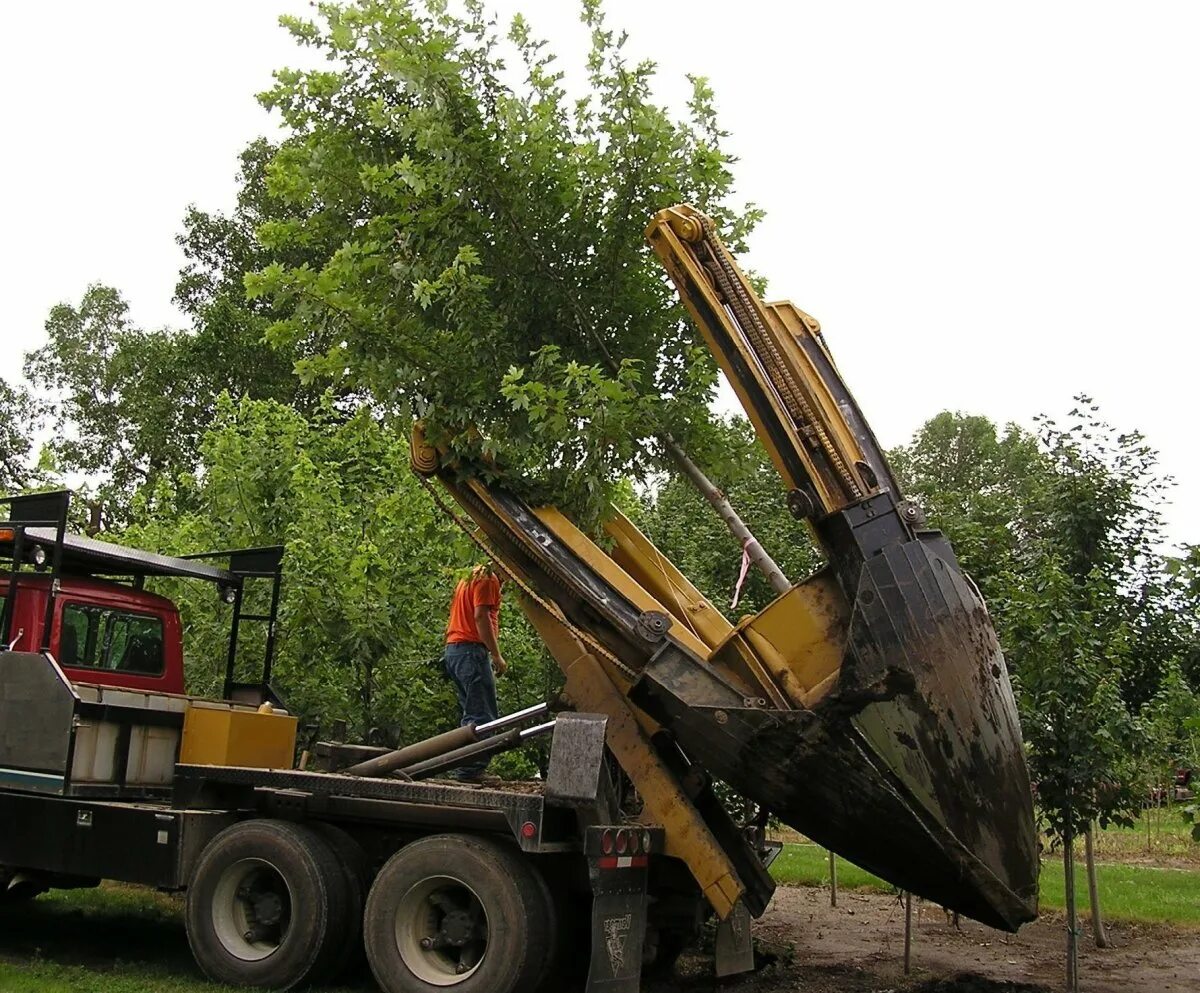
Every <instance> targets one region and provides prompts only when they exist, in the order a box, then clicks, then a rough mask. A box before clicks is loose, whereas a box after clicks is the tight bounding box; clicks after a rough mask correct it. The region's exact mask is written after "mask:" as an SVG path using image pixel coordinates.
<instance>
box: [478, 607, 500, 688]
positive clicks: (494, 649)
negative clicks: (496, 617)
mask: <svg viewBox="0 0 1200 993" xmlns="http://www.w3.org/2000/svg"><path fill="white" fill-rule="evenodd" d="M494 609H495V608H493V607H489V606H487V605H486V604H482V603H478V604H476V605H475V630H476V631H478V632H479V638H480V640H481V641H482V642H483V645H484V647H485V648H486V649H487V650H488V653H489V654H490V655H491V656H492V668H494V669H495V670H496V675H497V676H503V675H504V672H505V670H506V669H507V668H508V663H507V662H505V661H504V656H503V655H501V654H500V645H499V644H498V643H497V641H496V629H495V626H494V623H493V620H492V611H493V610H494Z"/></svg>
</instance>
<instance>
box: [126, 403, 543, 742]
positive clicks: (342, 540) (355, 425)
mask: <svg viewBox="0 0 1200 993" xmlns="http://www.w3.org/2000/svg"><path fill="white" fill-rule="evenodd" d="M200 454H201V459H202V469H201V472H200V474H199V476H198V477H196V478H193V479H189V480H186V481H184V483H183V484H181V486H182V488H184V489H186V490H187V491H188V492H186V493H183V492H180V488H173V487H171V486H169V485H168V484H167V483H166V482H162V483H160V485H159V486H158V487H157V488H156V489H155V490H154V491H153V492H151V493H149V494H147V495H144V496H143V497H141V498H140V499H139V501H138V502H137V504H136V505H135V516H136V518H137V521H138V523H137V524H136V525H134V526H131V527H130V528H128V529H127V530H126V531H125V532H124V534H123V536H122V537H123V540H126V541H129V542H130V543H133V544H137V545H139V546H141V547H146V548H154V549H160V550H165V551H172V552H196V551H202V550H205V549H206V548H211V547H213V546H214V545H218V546H222V547H238V546H252V545H262V544H272V543H281V544H283V545H285V547H286V553H285V558H284V577H285V579H284V595H283V600H282V603H281V606H280V621H279V638H278V641H277V644H276V650H277V657H276V667H275V678H274V681H275V682H276V683H277V685H278V686H279V688H280V690H281V691H282V693H283V695H284V697H285V699H286V700H287V702H288V704H289V706H291V707H292V709H293V710H294V711H295V712H297V713H299V714H301V715H302V716H303V717H304V718H305V720H314V719H316V718H318V717H320V718H322V719H323V720H324V722H325V723H326V725H328V722H329V721H332V720H334V719H337V718H342V719H345V720H347V721H348V722H349V725H350V728H351V729H352V731H353V732H354V733H356V734H358V735H363V734H365V733H366V732H367V731H368V730H369V729H371V728H377V729H379V730H381V731H382V732H383V733H384V736H385V737H388V738H391V739H399V738H402V739H403V740H406V741H412V740H416V739H419V738H421V737H425V736H427V735H429V734H432V733H435V732H437V731H442V730H446V729H447V728H449V727H451V726H453V725H454V724H456V723H457V720H458V709H457V703H456V702H455V699H454V693H453V688H452V686H451V684H450V683H449V681H448V680H447V679H446V678H445V676H444V675H443V673H442V670H441V667H440V665H439V664H438V662H437V660H438V659H439V657H440V654H441V648H442V641H443V633H444V630H445V623H446V612H447V609H448V605H449V601H450V595H451V592H452V590H453V586H454V583H455V582H456V581H457V580H458V578H459V577H460V576H461V575H462V574H463V572H464V571H465V570H466V569H467V568H469V566H470V565H471V563H472V562H473V561H475V560H476V558H477V553H476V551H475V549H474V546H472V545H471V544H470V543H469V542H467V541H466V540H465V538H464V537H463V536H462V535H461V533H460V532H458V531H457V529H456V528H454V526H453V525H452V524H450V522H448V521H447V520H446V519H445V518H444V517H443V516H442V515H441V513H440V512H439V511H438V510H437V509H436V507H434V505H433V503H432V501H431V500H430V499H429V497H428V495H427V494H426V493H425V492H424V491H423V490H422V489H421V487H420V485H419V483H418V482H417V480H416V477H414V476H413V474H412V472H411V471H410V469H409V465H408V446H407V443H406V442H405V440H404V439H403V438H400V437H397V436H396V435H395V434H392V433H391V432H389V431H388V430H386V428H384V427H383V426H382V425H381V424H380V423H379V422H378V421H377V420H376V419H375V418H374V417H373V416H372V414H371V412H370V411H369V410H367V409H365V408H364V409H360V410H358V411H357V412H355V413H353V414H350V415H344V414H341V413H339V412H338V411H337V410H336V409H335V407H334V406H333V405H332V403H331V402H330V401H329V400H326V402H325V403H324V404H323V405H322V406H321V407H320V408H319V409H318V412H317V413H316V414H315V415H314V416H313V417H312V418H311V419H306V418H304V417H302V416H301V415H300V414H299V413H297V412H296V411H295V410H294V409H292V408H289V407H286V406H284V405H282V404H279V403H276V402H274V401H252V400H242V401H240V402H237V403H235V402H233V401H232V400H230V399H229V398H228V397H223V398H221V399H220V400H219V402H218V404H217V416H216V421H215V422H214V424H213V427H212V428H211V430H209V431H208V432H207V433H206V435H205V437H204V439H203V440H202V442H201V445H200ZM180 505H183V506H186V507H191V508H195V509H192V510H189V511H187V512H184V513H180V512H179V510H178V507H179V506H180ZM169 592H170V595H171V596H172V597H173V598H175V599H176V600H177V601H178V602H179V603H180V604H181V609H182V610H183V614H184V618H185V631H184V638H185V645H186V647H187V654H188V657H187V669H188V676H189V680H190V683H189V689H190V690H192V691H194V692H200V693H206V694H212V693H214V692H219V687H220V680H221V678H222V675H223V662H224V645H225V637H226V634H227V632H228V615H227V613H226V611H227V610H228V608H226V607H224V605H222V604H219V603H217V602H216V598H215V597H214V596H213V595H212V591H211V589H209V588H207V587H204V586H198V585H197V584H185V583H173V584H169ZM501 643H502V645H503V646H504V652H505V656H506V657H507V658H508V659H509V661H510V663H511V669H510V673H509V675H508V676H505V677H504V678H503V679H501V680H500V683H499V685H500V698H501V706H502V708H503V709H505V710H515V709H517V708H518V707H521V706H526V705H528V704H530V703H532V702H535V701H536V700H539V699H543V698H544V695H545V693H546V692H547V689H548V680H550V678H551V677H550V673H549V672H548V670H547V668H546V660H545V656H544V652H543V651H542V649H541V646H540V643H539V642H538V641H537V640H536V638H535V636H534V634H533V633H532V631H531V629H530V628H529V627H528V626H527V625H526V624H525V622H524V618H523V617H522V616H521V614H520V612H519V611H518V610H517V609H515V605H511V604H510V605H509V606H508V607H507V608H506V609H505V610H504V612H503V624H502V632H501ZM252 645H253V642H252V641H251V642H249V643H248V644H247V645H246V648H247V651H246V652H245V656H246V660H247V664H248V665H251V664H253V660H252V658H251V656H252ZM242 675H243V677H247V678H248V677H250V676H252V675H254V673H253V672H252V671H246V672H244V673H243V674H242Z"/></svg>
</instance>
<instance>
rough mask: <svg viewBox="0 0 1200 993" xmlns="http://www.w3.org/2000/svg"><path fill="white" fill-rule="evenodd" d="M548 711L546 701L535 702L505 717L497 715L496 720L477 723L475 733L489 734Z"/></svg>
mask: <svg viewBox="0 0 1200 993" xmlns="http://www.w3.org/2000/svg"><path fill="white" fill-rule="evenodd" d="M549 711H550V705H549V704H548V703H535V704H534V705H533V706H532V707H526V708H525V709H524V710H518V711H516V712H515V713H512V714H509V715H508V716H506V717H498V718H497V719H496V720H494V721H488V722H487V723H486V724H477V725H476V726H475V733H476V734H491V733H492V732H493V731H503V730H504V729H505V728H510V727H512V726H513V725H514V724H520V723H521V722H522V721H525V720H528V719H529V718H530V717H537V716H538V715H539V714H545V713H549Z"/></svg>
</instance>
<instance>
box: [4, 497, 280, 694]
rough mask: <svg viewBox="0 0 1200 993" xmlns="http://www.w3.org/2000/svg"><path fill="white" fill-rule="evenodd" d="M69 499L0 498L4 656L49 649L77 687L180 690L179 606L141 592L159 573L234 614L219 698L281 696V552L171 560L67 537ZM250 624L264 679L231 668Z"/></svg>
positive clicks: (85, 538)
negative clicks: (276, 670) (5, 510)
mask: <svg viewBox="0 0 1200 993" xmlns="http://www.w3.org/2000/svg"><path fill="white" fill-rule="evenodd" d="M70 496H71V495H70V493H69V492H68V491H65V490H64V491H59V492H53V493H30V494H23V495H20V496H13V497H0V504H7V505H8V507H9V520H7V521H5V520H3V519H2V518H0V603H2V604H3V612H2V614H0V651H2V650H5V649H7V650H10V651H23V652H48V653H49V654H50V655H51V656H53V658H54V660H55V662H57V663H58V665H59V668H60V669H62V672H63V674H64V675H65V676H66V677H67V678H68V679H70V680H71V681H72V682H76V683H91V684H97V685H100V686H112V687H121V688H124V689H130V690H141V691H145V692H157V693H170V694H182V693H184V671H183V635H182V626H181V624H180V619H179V610H178V608H177V607H176V606H175V604H174V603H173V602H172V601H171V600H169V599H168V598H166V597H164V596H160V595H158V594H157V593H152V592H150V591H149V590H147V589H145V588H144V586H145V582H146V580H147V579H154V578H157V577H174V578H180V579H193V580H200V581H202V582H207V583H211V584H212V585H214V586H215V587H216V593H217V595H218V596H219V598H220V599H221V600H222V601H223V602H224V603H226V604H228V605H229V606H230V608H231V609H230V633H229V649H228V654H227V658H226V667H225V686H224V692H223V696H224V698H225V699H228V700H236V701H238V702H255V703H261V702H263V701H264V700H277V699H278V697H277V695H276V694H275V693H274V691H273V690H272V689H271V686H270V678H271V662H272V659H273V655H274V643H275V619H276V616H277V612H278V607H279V591H280V580H281V576H282V570H281V562H282V558H283V549H282V548H281V547H279V546H270V547H266V548H244V549H234V550H230V551H221V552H206V553H202V554H199V555H189V556H170V555H160V554H158V553H157V552H150V551H145V550H143V549H139V548H131V547H128V546H125V545H118V544H114V543H112V542H108V541H101V540H99V539H97V538H94V537H89V536H85V535H79V534H72V533H71V532H70V531H69V530H68V521H69V518H70ZM0 513H2V512H0ZM4 557H7V558H8V559H9V560H10V563H11V564H10V565H9V566H8V567H7V568H5V567H4V565H3V559H4ZM256 581H261V582H266V583H267V587H266V589H265V590H262V589H260V591H259V594H258V595H257V596H255V597H253V598H252V601H253V603H255V604H256V608H255V609H253V610H247V609H245V605H244V603H243V595H244V594H245V592H246V590H247V584H248V583H252V582H256ZM246 621H256V622H260V623H262V624H263V625H265V627H266V637H265V639H264V640H265V647H264V650H263V658H262V667H261V670H260V671H261V678H260V679H258V680H256V681H254V682H239V681H238V679H237V672H236V670H237V669H238V668H239V666H238V633H239V629H240V627H241V625H242V623H243V622H246Z"/></svg>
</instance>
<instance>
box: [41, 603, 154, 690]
mask: <svg viewBox="0 0 1200 993" xmlns="http://www.w3.org/2000/svg"><path fill="white" fill-rule="evenodd" d="M59 655H60V656H61V658H60V659H59V662H60V664H62V665H64V666H68V667H71V668H83V669H107V670H111V671H115V672H130V673H137V674H138V675H143V676H159V675H162V672H163V624H162V620H161V619H160V618H158V617H153V616H151V615H148V614H133V613H129V612H127V611H122V610H111V609H108V608H104V607H89V606H83V605H81V604H74V603H68V604H66V605H64V607H63V612H62V639H61V642H60V645H59Z"/></svg>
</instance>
